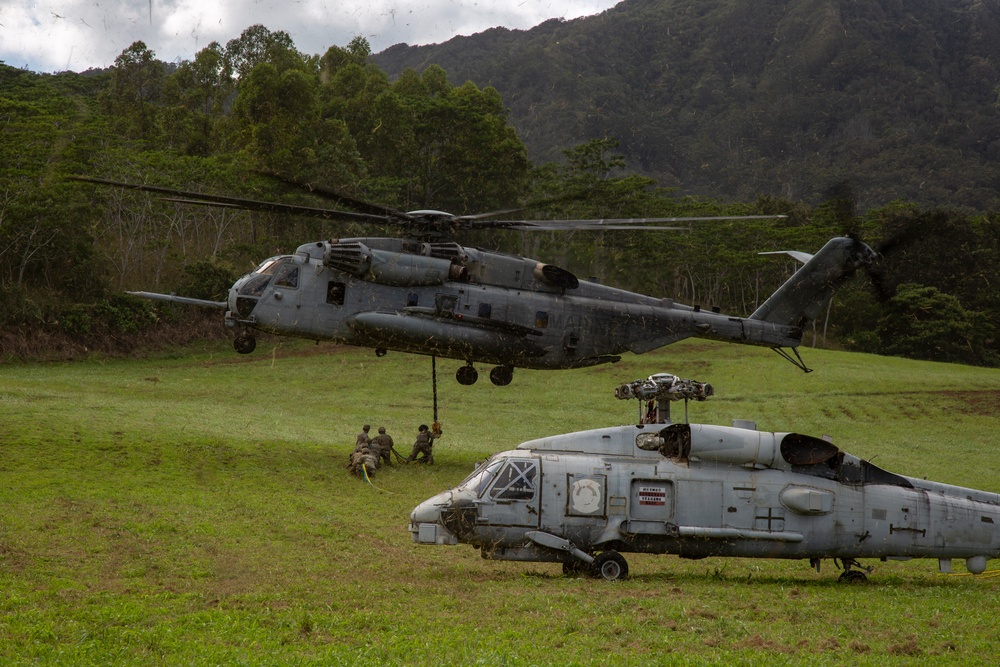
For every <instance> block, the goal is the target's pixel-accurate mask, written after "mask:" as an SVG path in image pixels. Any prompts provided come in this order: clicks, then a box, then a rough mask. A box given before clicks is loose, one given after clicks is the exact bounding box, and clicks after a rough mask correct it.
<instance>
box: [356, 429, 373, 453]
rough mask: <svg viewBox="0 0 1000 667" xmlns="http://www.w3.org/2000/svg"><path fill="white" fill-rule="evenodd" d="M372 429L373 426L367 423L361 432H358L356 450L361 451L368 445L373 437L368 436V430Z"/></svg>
mask: <svg viewBox="0 0 1000 667" xmlns="http://www.w3.org/2000/svg"><path fill="white" fill-rule="evenodd" d="M370 430H372V427H371V426H369V425H368V424H365V425H364V427H363V428H362V429H361V433H358V437H357V438H356V439H355V441H354V451H356V452H357V451H361V448H362V447H367V446H368V445H369V444H370V443H371V441H372V439H371V438H369V437H368V431H370Z"/></svg>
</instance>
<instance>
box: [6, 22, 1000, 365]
mask: <svg viewBox="0 0 1000 667" xmlns="http://www.w3.org/2000/svg"><path fill="white" fill-rule="evenodd" d="M521 74H522V75H523V76H526V77H527V76H530V75H531V72H530V71H524V72H522V73H521ZM706 85H707V84H706ZM0 123H2V124H3V140H2V141H0V294H2V297H0V317H2V318H3V321H4V323H5V325H7V326H32V327H47V328H49V329H57V330H61V331H63V332H65V333H67V334H71V335H74V336H96V335H104V336H106V335H109V333H108V332H113V331H118V332H129V331H131V330H134V329H136V328H138V327H141V326H145V324H146V323H148V322H149V321H151V320H152V316H151V306H148V305H147V304H138V303H137V302H134V301H132V300H130V299H125V298H123V297H121V296H120V295H121V292H122V291H123V290H125V289H149V290H156V291H177V292H179V293H181V294H186V295H190V296H194V297H197V298H203V299H220V298H222V296H223V295H224V293H225V290H226V288H227V286H228V285H229V284H231V282H232V281H233V280H234V279H235V278H236V277H237V276H238V275H240V274H241V273H243V272H244V271H246V270H248V269H249V268H251V267H252V266H253V265H254V264H256V263H257V262H258V261H259V260H260V259H262V258H264V257H267V256H270V255H273V254H277V253H279V252H287V251H289V250H291V249H293V248H295V247H296V246H298V245H299V244H301V243H303V242H304V241H308V240H312V239H318V238H330V237H338V236H350V235H358V234H361V233H370V232H371V231H372V230H363V229H360V228H356V227H353V226H352V225H351V224H350V223H343V222H322V223H321V222H316V221H310V220H300V219H283V218H279V217H277V216H274V215H270V214H264V213H249V212H245V211H236V210H230V209H224V208H223V209H218V208H209V207H192V206H183V205H177V204H174V203H170V202H166V201H163V200H162V199H159V198H155V197H150V196H148V195H145V194H137V193H134V192H131V191H119V190H116V189H97V188H93V187H91V186H88V185H83V184H80V183H78V182H73V181H68V180H66V179H65V178H64V177H65V176H66V175H70V174H87V175H92V176H98V177H106V178H112V179H116V180H122V181H130V182H141V183H150V184H157V185H164V186H169V187H176V188H181V189H184V190H189V191H196V192H197V191H202V192H212V193H222V194H232V195H237V196H245V197H250V198H255V199H260V200H272V199H273V200H282V201H294V202H297V203H308V204H311V205H318V206H324V205H326V206H328V205H329V202H323V201H319V200H315V199H310V198H309V197H308V196H307V195H304V194H303V193H301V192H298V191H290V190H289V189H288V188H287V187H285V186H283V185H282V184H280V183H278V182H276V181H274V180H273V179H269V178H266V177H264V176H263V175H261V172H262V171H272V172H278V173H281V174H284V175H286V176H289V177H293V178H296V179H299V180H302V181H308V182H311V183H316V184H320V185H323V186H327V187H330V188H333V189H336V190H339V191H342V192H345V193H346V194H349V195H353V196H356V197H360V198H364V199H367V200H371V201H376V202H379V203H383V204H387V205H390V206H394V207H397V208H401V209H404V210H406V209H420V208H436V209H443V210H450V211H452V212H454V213H463V214H464V213H480V212H484V211H490V210H498V209H503V208H508V207H511V206H519V205H527V207H526V208H525V211H527V212H528V214H530V215H536V216H538V217H540V218H549V217H551V218H564V219H565V218H611V217H643V216H657V217H670V216H685V215H713V214H752V213H770V214H773V213H783V214H787V215H788V218H787V219H785V220H780V221H774V220H753V221H746V220H744V221H730V222H707V223H700V224H697V225H694V226H692V227H691V228H690V231H686V232H672V233H666V232H636V231H630V232H575V233H570V234H565V233H560V234H556V233H539V234H511V233H507V234H496V235H485V234H481V235H476V236H471V235H470V236H469V237H468V238H463V239H459V240H460V241H463V242H466V243H470V244H480V245H493V246H495V247H500V248H501V249H506V250H509V251H513V252H520V253H523V254H527V255H530V256H533V257H538V258H540V259H543V260H545V261H550V262H555V263H557V264H561V265H564V266H565V267H566V268H568V269H570V270H572V271H574V272H576V273H578V274H579V275H581V276H587V277H590V276H592V277H594V278H596V279H598V280H601V281H603V282H607V283H610V284H614V285H617V286H620V287H624V288H628V289H633V290H636V291H640V292H644V293H647V294H654V295H657V296H664V297H673V298H675V299H677V300H679V301H682V302H686V303H692V304H702V305H705V306H709V305H714V306H719V307H721V308H722V309H723V310H725V311H727V312H733V313H735V314H747V313H749V312H752V311H753V310H754V309H755V308H756V307H757V305H759V304H760V303H761V301H762V300H763V299H764V298H765V297H766V296H767V295H768V294H770V292H771V291H773V289H774V288H775V287H776V286H777V285H778V284H780V282H781V281H782V280H784V279H785V278H787V276H788V275H790V273H791V272H792V271H794V270H795V268H796V266H795V263H794V261H793V260H791V259H790V258H784V259H780V260H779V259H774V258H766V259H765V258H761V257H759V256H758V255H757V253H758V252H759V251H766V250H784V249H796V250H805V251H815V250H817V249H818V248H819V247H820V246H821V245H822V244H823V243H824V242H825V241H826V240H827V239H828V238H830V237H831V236H833V235H837V234H842V233H852V234H860V235H862V236H863V237H864V238H865V239H866V240H868V241H869V242H870V243H871V244H872V245H880V244H881V247H883V249H884V251H885V257H886V262H885V264H884V265H883V266H882V267H880V269H879V272H878V274H877V275H876V276H874V277H873V278H872V279H871V280H869V281H868V282H869V283H870V284H867V285H866V284H865V282H866V281H864V280H860V281H858V282H857V283H856V284H855V285H854V286H853V287H852V288H850V289H848V290H847V291H846V292H844V293H842V294H841V296H839V297H838V299H837V300H836V301H835V305H834V307H833V308H832V309H831V311H830V313H829V314H828V316H827V318H826V319H825V320H824V321H823V322H819V323H817V328H816V331H815V332H813V335H812V340H813V341H815V342H816V343H817V344H822V343H824V342H826V343H827V344H832V343H835V342H836V343H839V344H841V345H846V346H852V347H856V348H857V349H864V350H869V351H882V352H887V353H894V354H895V353H898V354H906V355H913V356H923V357H925V358H934V359H940V360H946V361H963V362H969V363H984V364H993V363H994V362H995V361H996V359H997V357H996V348H997V342H996V341H995V337H994V336H993V333H992V332H995V331H996V329H997V326H998V325H1000V286H998V285H997V284H996V276H995V271H994V267H995V266H997V264H998V263H1000V240H998V239H1000V234H998V231H1000V230H998V221H997V220H996V218H995V217H993V216H989V215H970V214H965V213H961V212H955V211H943V210H930V211H927V210H921V209H919V208H917V207H915V206H909V205H905V204H893V205H891V206H888V207H884V208H880V209H876V210H872V211H868V212H858V211H856V210H854V206H853V203H852V202H851V197H852V196H853V195H852V193H851V191H850V189H847V190H846V194H844V192H840V193H839V194H838V193H837V192H830V193H829V194H828V202H827V203H826V204H824V205H821V206H817V207H815V208H810V207H807V206H805V205H804V204H801V203H798V202H794V201H791V200H787V199H780V198H775V197H768V196H760V197H757V198H755V199H754V200H752V201H750V202H748V203H744V204H723V203H720V202H716V201H711V200H704V199H698V198H693V197H686V196H680V195H679V194H678V193H677V192H676V191H675V190H672V189H669V188H661V187H658V186H657V184H656V182H655V181H654V180H653V179H651V178H649V177H646V176H640V175H637V174H635V173H634V172H633V171H632V170H631V165H630V164H628V163H627V161H626V159H625V155H624V153H623V152H620V151H621V148H622V147H621V141H620V137H617V136H614V135H612V134H606V135H602V136H601V137H599V138H596V139H593V140H590V141H586V142H584V143H581V144H578V145H574V146H567V147H565V148H564V149H563V151H562V156H561V158H560V159H559V160H558V161H553V162H550V163H546V164H542V165H533V164H531V163H530V162H529V160H528V158H527V151H526V149H525V145H524V143H523V141H522V140H521V138H520V137H519V136H518V135H517V133H516V132H515V131H514V129H513V127H512V126H511V123H510V119H509V117H508V111H507V109H506V107H505V105H504V100H503V99H502V98H501V96H500V94H499V93H498V92H497V90H495V89H494V88H491V87H489V86H487V87H484V88H480V87H478V86H477V85H476V84H474V83H472V82H465V83H463V84H461V85H453V84H451V83H450V82H449V80H448V76H447V73H446V72H445V71H444V70H443V69H442V68H440V67H428V68H426V69H424V70H423V71H422V72H420V73H418V72H416V71H415V70H406V71H404V72H402V73H401V74H400V76H399V77H398V78H396V79H395V80H394V81H392V80H390V79H389V77H388V76H387V75H386V73H385V72H384V71H383V70H381V69H380V68H379V67H377V66H376V65H374V64H373V63H372V62H371V52H370V49H369V47H368V44H367V43H366V42H365V41H364V40H363V39H360V38H358V39H355V40H353V41H352V42H351V43H350V44H348V45H347V46H344V47H340V46H333V47H331V48H330V49H328V50H327V52H326V53H324V54H323V55H322V56H308V55H305V54H302V53H299V52H298V51H297V50H296V49H295V46H294V44H293V43H292V40H291V39H290V38H289V37H288V35H287V34H285V33H282V32H271V31H270V30H268V29H267V28H265V27H263V26H252V27H250V28H248V29H247V30H246V31H245V32H244V33H243V35H241V37H240V38H239V39H235V40H231V41H230V42H229V43H228V44H226V45H225V46H224V47H223V46H221V45H220V44H218V43H212V44H210V45H208V46H207V47H205V48H204V49H202V50H201V51H200V52H199V53H198V54H196V56H195V58H194V60H192V61H190V62H181V63H176V64H172V65H168V64H165V63H162V62H160V61H158V60H157V59H156V57H155V53H153V52H152V51H151V50H150V49H149V48H148V47H147V46H146V45H145V44H143V43H141V42H137V43H135V44H133V45H131V46H130V47H129V48H127V49H126V50H125V51H123V52H122V54H121V56H120V57H119V58H118V60H117V61H116V64H115V66H114V67H113V68H111V69H110V70H109V71H107V72H103V73H88V74H86V75H75V74H69V73H66V74H60V75H52V76H49V75H35V74H31V73H29V72H23V71H20V70H16V69H13V68H9V67H5V66H2V65H0ZM928 312H929V313H930V315H927V313H928Z"/></svg>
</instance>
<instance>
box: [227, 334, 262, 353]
mask: <svg viewBox="0 0 1000 667" xmlns="http://www.w3.org/2000/svg"><path fill="white" fill-rule="evenodd" d="M233 349H235V350H236V351H237V352H239V353H240V354H250V353H251V352H253V351H254V350H256V349H257V339H256V338H254V337H253V336H251V335H250V334H240V335H239V336H237V337H236V338H234V339H233Z"/></svg>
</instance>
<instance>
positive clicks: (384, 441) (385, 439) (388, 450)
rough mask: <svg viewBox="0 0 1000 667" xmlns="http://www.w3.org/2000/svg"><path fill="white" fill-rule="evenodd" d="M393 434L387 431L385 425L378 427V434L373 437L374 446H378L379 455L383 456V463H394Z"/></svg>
mask: <svg viewBox="0 0 1000 667" xmlns="http://www.w3.org/2000/svg"><path fill="white" fill-rule="evenodd" d="M393 444H394V443H393V441H392V436H391V435H389V434H388V433H386V432H385V426H379V427H378V435H376V436H375V437H374V438H372V446H373V447H378V450H379V451H378V455H379V457H381V463H386V464H388V465H392V458H391V455H392V446H393Z"/></svg>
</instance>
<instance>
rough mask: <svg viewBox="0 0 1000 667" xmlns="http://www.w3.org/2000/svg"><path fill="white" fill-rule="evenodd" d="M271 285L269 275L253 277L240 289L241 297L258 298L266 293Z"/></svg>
mask: <svg viewBox="0 0 1000 667" xmlns="http://www.w3.org/2000/svg"><path fill="white" fill-rule="evenodd" d="M270 283H271V276H270V275H269V274H266V273H265V274H263V275H256V276H253V277H252V278H250V279H249V280H247V281H246V282H245V283H243V285H242V286H241V287H240V290H239V291H240V296H252V297H258V296H260V295H261V294H263V293H264V290H266V289H267V286H268V285H269V284H270Z"/></svg>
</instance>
